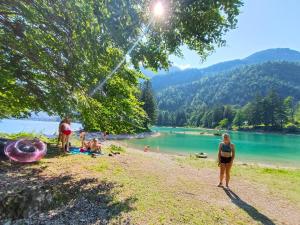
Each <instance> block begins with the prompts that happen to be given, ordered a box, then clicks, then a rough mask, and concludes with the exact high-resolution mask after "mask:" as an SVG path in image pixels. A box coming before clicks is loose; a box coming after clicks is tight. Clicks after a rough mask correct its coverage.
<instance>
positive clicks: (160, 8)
mask: <svg viewBox="0 0 300 225" xmlns="http://www.w3.org/2000/svg"><path fill="white" fill-rule="evenodd" d="M153 13H154V16H156V17H160V16H162V15H163V14H164V7H163V5H162V3H161V2H157V3H156V4H155V6H154V9H153Z"/></svg>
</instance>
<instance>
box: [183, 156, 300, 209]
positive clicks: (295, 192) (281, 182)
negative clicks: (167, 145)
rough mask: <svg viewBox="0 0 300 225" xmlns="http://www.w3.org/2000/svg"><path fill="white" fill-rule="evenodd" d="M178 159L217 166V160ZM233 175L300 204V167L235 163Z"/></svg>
mask: <svg viewBox="0 0 300 225" xmlns="http://www.w3.org/2000/svg"><path fill="white" fill-rule="evenodd" d="M177 161H178V162H179V163H180V164H186V165H190V166H192V167H194V168H197V169H201V168H216V162H214V161H208V160H201V159H197V158H195V157H184V158H183V157H182V158H178V159H177ZM232 176H233V179H234V177H238V178H241V179H245V180H248V181H250V182H254V183H255V184H257V185H259V186H264V187H266V188H267V190H268V191H269V193H270V194H274V195H279V196H281V197H282V198H287V199H288V200H289V201H292V202H294V203H296V204H298V205H299V206H300V192H299V185H300V169H292V168H289V169H287V168H270V167H267V166H259V165H242V164H235V165H234V166H233V167H232Z"/></svg>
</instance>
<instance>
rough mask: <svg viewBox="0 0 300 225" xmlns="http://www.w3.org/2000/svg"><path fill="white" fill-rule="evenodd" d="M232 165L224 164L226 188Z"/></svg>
mask: <svg viewBox="0 0 300 225" xmlns="http://www.w3.org/2000/svg"><path fill="white" fill-rule="evenodd" d="M231 166H232V163H226V187H228V184H229V180H230V169H231Z"/></svg>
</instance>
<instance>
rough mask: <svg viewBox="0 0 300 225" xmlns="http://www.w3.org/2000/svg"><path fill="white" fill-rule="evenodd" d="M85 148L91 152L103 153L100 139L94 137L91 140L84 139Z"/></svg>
mask: <svg viewBox="0 0 300 225" xmlns="http://www.w3.org/2000/svg"><path fill="white" fill-rule="evenodd" d="M83 148H85V149H86V150H87V151H90V152H91V153H102V149H101V143H100V142H99V141H98V139H97V138H93V140H91V141H84V142H83Z"/></svg>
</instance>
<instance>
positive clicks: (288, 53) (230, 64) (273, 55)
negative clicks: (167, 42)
mask: <svg viewBox="0 0 300 225" xmlns="http://www.w3.org/2000/svg"><path fill="white" fill-rule="evenodd" d="M269 61H273V62H274V61H288V62H300V52H298V51H295V50H292V49H288V48H277V49H267V50H264V51H260V52H256V53H254V54H252V55H250V56H248V57H246V58H244V59H236V60H231V61H226V62H221V63H217V64H215V65H212V66H209V67H207V68H203V69H186V70H184V71H181V70H179V71H178V70H177V71H176V70H175V71H174V70H171V71H170V72H169V73H163V74H162V75H157V76H154V77H153V78H152V84H153V89H154V90H155V91H161V90H163V89H165V88H167V87H170V86H174V85H178V84H186V83H190V82H192V81H197V80H199V79H200V78H202V77H203V76H207V75H213V74H216V73H221V72H226V71H229V70H232V69H235V68H239V67H242V66H245V65H254V64H260V63H264V62H269ZM159 74H161V73H159Z"/></svg>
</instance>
